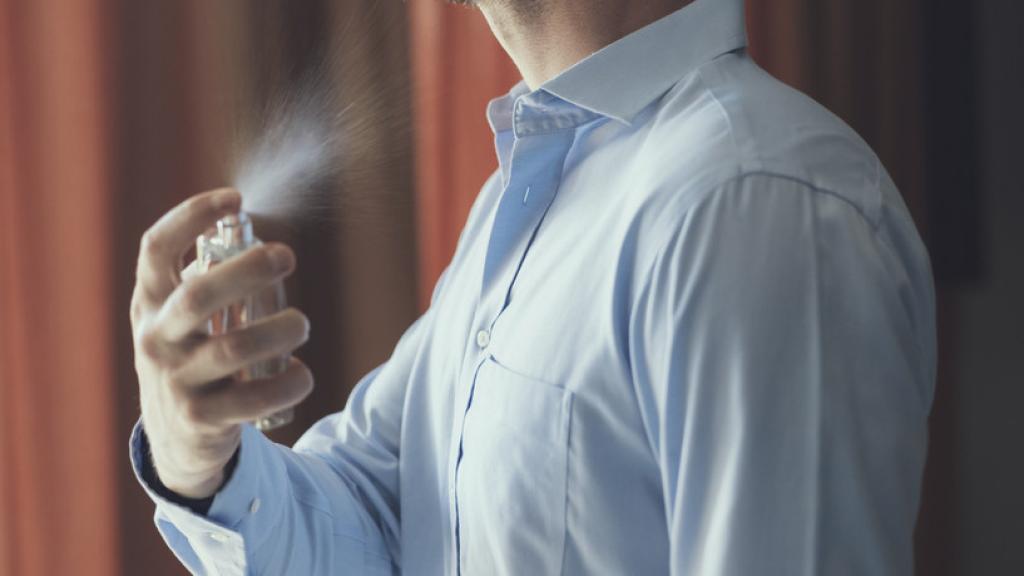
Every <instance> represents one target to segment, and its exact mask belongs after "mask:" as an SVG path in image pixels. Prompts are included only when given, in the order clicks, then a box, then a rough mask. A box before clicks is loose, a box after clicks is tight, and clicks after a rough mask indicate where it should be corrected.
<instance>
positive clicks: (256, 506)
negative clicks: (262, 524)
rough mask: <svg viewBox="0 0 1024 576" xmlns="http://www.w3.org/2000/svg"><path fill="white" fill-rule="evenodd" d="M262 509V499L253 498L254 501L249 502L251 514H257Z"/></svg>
mask: <svg viewBox="0 0 1024 576" xmlns="http://www.w3.org/2000/svg"><path fill="white" fill-rule="evenodd" d="M259 509H260V499H259V498H253V499H252V502H250V503H249V514H255V513H256V512H258V511H259Z"/></svg>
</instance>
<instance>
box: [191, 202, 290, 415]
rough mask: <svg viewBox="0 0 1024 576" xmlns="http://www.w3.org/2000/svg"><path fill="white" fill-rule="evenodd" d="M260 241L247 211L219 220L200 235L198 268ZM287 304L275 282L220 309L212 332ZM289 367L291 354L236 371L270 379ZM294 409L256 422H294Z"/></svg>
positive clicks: (249, 377)
mask: <svg viewBox="0 0 1024 576" xmlns="http://www.w3.org/2000/svg"><path fill="white" fill-rule="evenodd" d="M259 245H260V241H259V239H258V238H256V236H255V235H254V234H253V230H252V220H251V219H250V218H249V216H248V214H246V213H245V212H239V213H238V214H233V215H229V216H225V217H224V218H221V219H220V220H218V221H217V227H216V228H211V229H210V230H208V231H207V232H206V233H205V234H203V235H201V236H199V237H198V238H196V268H197V269H198V271H199V273H200V274H203V273H206V272H207V271H209V270H210V268H212V267H213V266H216V265H217V264H219V263H220V262H223V261H225V260H227V259H228V258H231V257H232V256H236V255H238V254H241V253H242V252H245V251H246V250H248V249H250V248H252V247H254V246H259ZM284 307H285V293H284V285H283V284H282V283H281V282H275V283H274V285H272V286H270V287H269V288H266V289H264V290H262V291H260V292H258V293H257V294H255V295H253V296H249V297H247V298H245V299H244V300H242V301H240V302H236V303H234V304H232V305H230V306H228V307H227V308H224V309H223V310H220V311H218V312H217V313H216V314H214V315H213V316H212V317H211V318H210V319H209V320H208V325H207V330H208V332H209V333H210V334H223V333H225V332H229V331H231V330H235V329H238V328H240V327H242V326H245V325H246V324H248V323H250V322H253V321H255V320H257V319H259V318H262V317H264V316H268V315H270V314H273V313H275V312H278V311H280V310H283V309H284ZM287 367H288V357H287V356H281V357H278V358H272V359H270V360H264V361H262V362H257V363H255V364H253V365H251V366H248V367H246V368H244V369H242V370H240V371H239V372H238V374H236V378H238V379H240V380H253V379H258V378H267V377H270V376H274V375H276V374H279V373H281V372H283V371H284V370H285V369H286V368H287ZM293 417H294V411H293V410H292V409H291V408H287V409H285V410H282V411H280V412H275V413H273V414H268V415H266V416H263V417H260V418H258V419H257V420H256V421H255V422H253V425H255V426H256V428H258V429H260V430H270V429H272V428H277V427H278V426H283V425H285V424H288V423H289V422H291V421H292V418H293Z"/></svg>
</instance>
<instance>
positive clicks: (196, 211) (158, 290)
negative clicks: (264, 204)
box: [138, 188, 242, 300]
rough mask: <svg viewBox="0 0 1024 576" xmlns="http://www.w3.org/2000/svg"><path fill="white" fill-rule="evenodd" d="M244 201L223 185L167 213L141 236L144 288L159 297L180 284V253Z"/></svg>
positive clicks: (162, 296)
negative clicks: (178, 281)
mask: <svg viewBox="0 0 1024 576" xmlns="http://www.w3.org/2000/svg"><path fill="white" fill-rule="evenodd" d="M241 203H242V197H241V196H240V195H239V194H238V191H237V190H233V189H231V188H220V189H217V190H211V191H209V192H204V193H202V194H199V195H196V196H193V197H191V198H189V199H188V200H186V201H184V202H182V203H181V204H179V205H177V206H175V207H174V208H172V209H171V211H170V212H168V213H166V214H164V215H163V217H161V218H160V220H158V221H157V222H156V224H153V226H151V227H150V228H149V230H147V231H146V233H145V234H143V236H142V245H141V246H140V248H139V267H138V281H139V282H140V283H141V284H142V285H143V288H144V289H145V290H146V291H147V292H148V293H149V294H151V295H152V296H153V298H155V299H157V300H160V299H162V298H164V297H166V296H167V295H168V294H170V293H171V291H172V290H174V286H175V285H176V284H177V277H178V266H179V260H180V258H181V255H182V254H184V252H185V250H187V249H188V248H189V247H190V246H192V245H193V244H194V243H195V241H196V237H197V236H199V235H200V234H202V233H203V232H205V231H206V230H208V229H209V228H211V227H212V226H213V225H214V224H215V223H216V222H217V219H219V218H221V217H222V216H225V215H227V214H230V213H232V212H237V211H238V209H239V208H240V206H241Z"/></svg>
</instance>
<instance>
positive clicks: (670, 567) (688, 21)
mask: <svg viewBox="0 0 1024 576" xmlns="http://www.w3.org/2000/svg"><path fill="white" fill-rule="evenodd" d="M744 46H745V31H744V24H743V6H742V2H741V1H740V0H698V1H697V2H695V3H693V4H690V5H689V6H687V7H686V8H683V9H681V10H679V11H678V12H676V13H674V14H672V15H670V16H668V17H666V18H664V19H662V20H659V21H658V22H655V23H653V24H651V25H650V26H647V27H646V28H643V29H642V30H640V31H638V32H636V33H634V34H632V35H630V36H627V37H625V38H623V39H621V40H620V41H618V42H616V43H614V44H612V45H610V46H608V47H606V48H605V49H603V50H601V51H600V52H597V53H595V54H594V55H592V56H590V57H589V58H587V59H585V60H583V61H581V62H580V63H578V64H577V65H575V66H574V67H572V68H571V69H569V70H567V71H565V72H564V73H563V74H561V75H560V76H558V77H556V78H554V79H553V80H551V81H550V82H548V83H546V84H545V85H544V86H542V87H541V88H540V89H538V90H536V91H533V92H529V91H528V89H527V88H525V87H524V86H523V85H519V86H517V87H516V88H514V89H513V90H512V92H511V93H510V94H508V95H507V96H505V97H503V98H500V99H497V100H495V101H494V102H493V103H492V104H491V105H490V108H489V110H488V115H489V119H490V122H491V125H492V127H493V129H494V132H495V143H496V148H497V154H498V158H499V161H500V169H499V170H498V171H497V172H496V173H495V174H494V175H493V176H492V177H491V178H490V180H488V181H487V183H486V184H485V185H484V187H483V190H482V191H481V192H480V195H479V197H478V199H477V201H476V204H475V206H474V207H473V210H472V213H471V214H470V216H469V219H468V222H467V223H466V227H465V229H464V231H463V233H462V236H461V238H460V241H459V244H458V249H457V251H456V253H455V256H454V258H453V259H452V262H451V264H450V266H449V267H448V269H447V270H446V272H445V273H444V275H443V276H442V278H441V280H440V281H439V282H438V284H437V287H436V289H435V291H434V296H433V299H432V302H431V306H430V309H429V310H428V311H427V312H426V313H425V314H424V315H423V316H422V317H421V318H420V319H419V320H418V321H417V322H416V323H415V324H414V325H413V326H412V327H411V328H410V329H409V330H408V332H406V334H405V335H404V336H403V337H402V339H401V341H400V342H399V343H398V345H397V347H396V348H395V350H394V354H393V356H392V357H391V359H390V360H388V361H387V362H386V363H385V364H383V365H382V366H380V367H379V368H377V369H376V370H374V371H373V372H372V373H370V374H369V375H367V376H366V377H365V378H364V379H363V380H362V381H361V382H359V384H358V385H357V386H356V388H355V390H354V391H353V393H352V395H351V398H350V399H349V402H348V406H347V407H346V408H345V410H344V411H343V412H340V413H338V414H333V415H331V416H328V417H326V418H324V419H323V420H321V421H320V422H319V423H317V424H316V425H315V426H313V428H311V429H310V430H309V431H308V432H307V433H306V434H305V435H304V436H303V437H302V439H301V440H299V442H298V443H297V444H296V445H295V446H294V448H288V447H285V446H281V445H277V444H274V443H272V442H270V441H269V440H268V439H266V438H265V437H264V436H262V435H261V434H260V433H258V432H256V431H255V430H254V429H252V428H250V427H246V428H245V429H244V431H243V434H242V442H241V453H240V457H239V461H238V466H237V468H236V469H235V471H234V474H233V475H232V477H231V478H230V480H229V481H228V482H227V484H226V485H225V486H224V487H223V489H222V490H221V491H220V492H219V493H218V494H217V496H216V498H215V500H214V502H213V505H212V507H211V509H210V510H209V513H208V515H207V516H206V517H202V516H198V515H195V514H193V513H192V512H190V511H189V510H187V509H185V508H182V507H179V506H176V505H175V504H172V503H170V502H167V501H166V500H163V499H161V498H160V497H159V496H157V495H156V494H155V493H153V492H152V490H150V489H149V487H148V486H147V487H146V488H147V490H148V491H149V493H150V495H151V496H152V497H153V499H154V500H155V502H156V504H157V510H156V522H157V526H158V527H159V530H160V532H161V533H162V534H163V536H164V538H165V539H166V540H167V542H168V544H169V545H170V546H171V548H172V549H173V550H174V552H175V553H176V554H177V555H178V557H179V558H180V559H181V560H182V562H183V563H184V564H185V565H186V566H187V567H188V568H189V569H191V570H192V571H194V572H196V573H206V574H243V573H244V574H296V575H298V574H389V573H396V572H401V573H403V574H423V575H458V574H462V575H473V576H476V575H498V574H523V575H541V574H570V575H575V574H637V575H641V574H642V575H655V574H675V575H691V576H724V575H747V574H758V575H786V576H795V575H810V574H829V575H837V574H871V575H876V576H877V575H885V574H910V573H911V566H912V554H911V552H912V546H911V535H912V531H913V528H914V521H915V517H916V514H917V506H918V497H919V490H920V480H921V473H922V467H923V462H924V457H925V447H926V432H927V430H926V420H927V416H928V412H929V407H930V404H931V399H932V389H933V381H934V376H935V326H934V310H933V308H934V301H933V288H932V280H931V274H930V270H929V262H928V257H927V254H926V252H925V250H924V248H923V246H922V243H921V241H920V239H919V237H918V235H917V233H916V231H915V229H914V225H913V224H912V222H911V220H910V218H909V216H908V213H907V210H906V208H905V206H904V204H903V202H902V201H901V199H900V196H899V193H898V192H897V190H896V188H895V187H894V185H893V183H892V181H891V180H890V178H889V176H888V175H887V174H886V172H885V170H884V169H883V168H882V166H881V165H880V164H879V161H878V159H877V158H876V157H875V155H874V154H873V153H872V152H871V150H870V149H869V148H868V146H867V145H866V144H865V143H864V142H863V141H862V140H861V139H860V138H859V137H858V136H857V135H856V134H855V133H854V132H853V131H852V130H851V129H850V128H848V127H847V126H846V125H844V124H843V123H842V122H841V121H840V120H838V119H837V118H836V117H834V116H833V115H831V114H830V113H829V112H827V111H826V110H824V109H823V108H822V107H820V106H819V105H817V104H815V103H814V102H813V101H811V100H810V99H808V98H807V97H805V96H803V95H801V94H799V93H798V92H795V91H794V90H792V89H790V88H787V87H786V86H784V85H782V84H781V83H779V82H778V81H776V80H774V79H773V78H771V77H770V76H769V75H767V74H766V73H765V72H763V71H762V70H760V69H759V68H758V67H757V65H756V64H755V63H754V62H753V61H752V60H751V59H750V58H749V56H748V55H747V54H746V52H745V50H744ZM321 385H323V384H321ZM140 433H141V431H140V429H138V428H137V429H136V432H135V434H134V435H133V440H132V457H133V460H134V463H135V466H136V469H138V467H139V466H140V464H141V462H142V455H141V454H140V443H139V440H140V438H139V434H140Z"/></svg>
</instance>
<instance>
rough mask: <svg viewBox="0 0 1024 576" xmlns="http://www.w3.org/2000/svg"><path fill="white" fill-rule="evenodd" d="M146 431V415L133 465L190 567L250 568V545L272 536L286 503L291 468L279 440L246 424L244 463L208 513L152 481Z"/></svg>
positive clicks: (160, 524)
mask: <svg viewBox="0 0 1024 576" xmlns="http://www.w3.org/2000/svg"><path fill="white" fill-rule="evenodd" d="M144 433H145V432H144V430H143V428H142V421H141V420H140V421H139V422H138V423H136V424H135V428H134V429H133V430H132V436H131V440H130V442H129V448H130V449H129V452H130V457H131V462H132V469H133V470H134V472H135V477H136V479H137V480H138V482H139V484H140V485H141V486H142V487H143V489H144V490H145V491H146V494H147V495H148V496H149V498H150V499H151V500H153V502H154V503H155V504H156V514H155V516H154V520H155V522H156V525H157V528H158V529H159V530H160V533H161V535H162V536H163V537H164V540H165V541H166V542H167V543H168V545H169V546H170V547H171V549H172V550H173V551H174V553H175V554H176V555H177V556H178V557H179V558H180V559H181V560H182V562H184V563H185V564H186V566H189V567H191V566H193V565H195V564H196V562H199V563H201V565H203V566H208V565H211V564H212V565H213V566H217V567H218V569H219V570H220V571H222V572H224V573H235V572H237V570H239V569H244V565H245V559H246V548H248V549H250V550H253V549H254V547H258V546H260V545H261V544H262V543H263V542H264V541H265V540H266V538H267V537H268V536H269V535H270V534H271V533H272V531H273V528H274V526H275V525H276V524H277V521H278V519H279V518H280V515H281V512H282V508H283V505H284V500H285V498H282V494H281V493H282V491H283V490H284V489H285V487H286V479H287V476H286V474H287V473H286V471H285V469H284V463H283V462H282V461H281V459H280V458H276V457H275V456H277V454H275V453H274V450H275V449H276V448H275V445H274V443H273V442H271V441H270V440H268V439H267V438H266V436H264V435H263V434H262V433H261V432H259V431H258V430H256V429H255V428H253V427H252V426H251V425H248V424H246V425H243V426H242V438H241V445H240V447H239V451H238V463H237V465H236V466H235V469H234V471H233V473H232V474H231V476H230V478H229V479H228V481H227V482H226V483H225V484H224V485H223V486H222V487H221V489H220V490H219V491H218V492H217V494H216V495H215V496H214V498H213V503H212V504H211V505H210V508H209V510H208V511H207V513H206V515H205V516H203V515H201V514H197V513H196V512H194V511H192V510H191V509H189V508H188V507H185V506H181V505H179V504H176V503H174V502H172V501H170V500H168V499H166V498H164V497H163V496H161V495H160V494H159V493H158V492H157V490H156V489H155V488H154V487H153V486H151V485H150V484H149V483H147V482H146V480H145V479H144V477H143V474H142V472H143V466H144V465H145V463H146V460H145V459H146V458H148V455H147V454H145V452H144V445H145V442H144V441H143V434H144ZM275 495H276V496H275Z"/></svg>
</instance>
